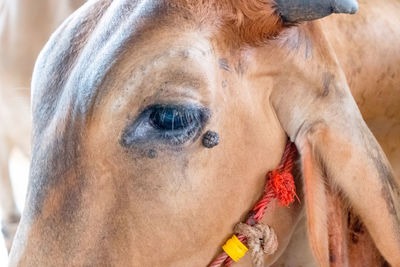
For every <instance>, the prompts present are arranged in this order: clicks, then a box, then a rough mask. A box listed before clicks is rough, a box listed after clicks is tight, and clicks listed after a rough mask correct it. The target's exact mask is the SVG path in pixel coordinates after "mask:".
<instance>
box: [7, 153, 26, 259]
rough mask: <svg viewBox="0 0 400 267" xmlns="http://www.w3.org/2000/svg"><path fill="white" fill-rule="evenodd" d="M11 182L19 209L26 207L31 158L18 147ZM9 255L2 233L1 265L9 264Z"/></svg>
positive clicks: (12, 163)
mask: <svg viewBox="0 0 400 267" xmlns="http://www.w3.org/2000/svg"><path fill="white" fill-rule="evenodd" d="M9 169H10V174H11V184H12V187H13V191H14V195H15V200H16V204H17V207H18V210H19V211H20V212H21V211H22V209H23V208H24V202H25V194H26V189H27V187H28V173H29V160H28V158H27V157H26V156H25V155H24V154H23V153H22V152H21V151H20V150H18V149H14V150H13V151H12V152H11V157H10V164H9ZM0 219H1V218H0ZM7 264H8V255H7V249H6V246H5V243H4V239H3V235H0V266H7Z"/></svg>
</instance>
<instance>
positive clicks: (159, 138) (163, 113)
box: [121, 105, 208, 147]
mask: <svg viewBox="0 0 400 267" xmlns="http://www.w3.org/2000/svg"><path fill="white" fill-rule="evenodd" d="M207 118H208V112H207V110H206V109H204V108H202V107H198V106H192V105H152V106H150V107H148V108H146V109H145V110H144V111H143V112H142V113H141V114H140V115H139V116H138V118H137V119H136V120H135V121H134V122H133V123H132V124H131V125H129V126H128V127H127V128H126V129H125V131H124V133H123V135H122V140H121V143H122V144H123V145H124V146H127V147H130V146H133V145H134V144H139V143H145V142H148V141H153V142H162V143H164V144H169V145H174V146H177V145H182V144H184V143H186V142H187V141H189V140H191V139H193V138H194V137H196V136H198V133H199V132H200V131H201V129H202V128H203V126H204V124H205V122H206V120H207Z"/></svg>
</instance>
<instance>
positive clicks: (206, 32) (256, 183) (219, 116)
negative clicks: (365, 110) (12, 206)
mask: <svg viewBox="0 0 400 267" xmlns="http://www.w3.org/2000/svg"><path fill="white" fill-rule="evenodd" d="M371 1H372V0H371ZM389 1H390V0H389ZM250 3H251V4H250ZM256 3H258V4H260V2H249V3H248V5H247V4H245V3H244V2H231V1H223V2H216V1H215V2H212V1H205V2H194V1H173V2H172V1H168V2H167V1H164V2H158V1H131V0H114V1H110V0H101V1H97V2H96V1H90V2H88V3H87V5H86V6H85V7H84V8H83V9H81V10H80V11H79V12H77V13H75V15H73V16H72V18H71V19H70V21H69V22H68V23H67V24H66V25H65V27H63V28H61V29H59V31H57V33H56V34H55V35H53V37H52V39H51V40H50V45H48V46H47V47H46V49H45V50H44V51H43V54H42V55H41V57H40V58H39V60H38V63H37V65H36V66H37V67H36V70H35V74H34V77H33V86H34V92H35V95H34V101H33V103H34V107H33V111H34V114H33V116H34V139H33V143H34V148H35V149H34V151H35V153H34V155H33V160H32V169H31V181H32V183H31V186H30V191H29V195H28V202H27V203H29V206H28V209H27V210H26V211H25V212H24V217H23V220H22V224H21V228H20V230H19V231H18V235H17V239H16V240H17V243H16V244H15V246H14V248H13V250H12V265H13V264H14V265H16V264H20V265H22V266H24V265H25V266H31V265H38V266H42V265H54V266H60V265H66V264H71V265H76V266H79V265H100V264H104V265H121V266H131V265H137V266H205V265H207V264H208V263H209V262H210V261H211V259H212V258H213V256H215V255H216V254H217V253H218V252H219V251H220V246H221V245H222V243H223V242H224V240H226V238H228V237H229V236H230V235H231V233H232V228H233V225H234V224H236V223H237V222H238V221H241V220H243V219H244V217H245V215H246V213H247V211H248V210H249V209H250V208H251V207H252V205H254V203H255V202H256V201H257V199H258V197H259V196H260V195H261V193H262V188H263V184H264V182H265V174H266V172H267V171H268V170H271V169H273V168H274V167H276V165H277V164H278V163H279V160H280V158H281V156H282V151H283V148H284V145H285V142H286V139H287V138H286V136H287V135H288V136H289V137H290V138H291V139H292V140H293V141H294V142H296V145H297V147H298V149H299V152H300V154H301V157H302V159H301V161H302V162H303V165H302V167H303V169H302V171H303V174H304V178H303V179H304V187H305V188H304V189H305V190H304V191H305V194H304V195H303V194H301V192H302V183H301V181H300V180H297V181H296V182H297V185H298V190H299V197H300V199H301V202H300V203H295V204H294V205H293V206H291V207H290V208H284V207H279V206H276V205H275V203H272V205H271V206H270V207H269V209H268V213H267V214H266V216H265V218H264V219H263V223H265V224H268V225H270V226H271V227H273V228H274V230H275V231H276V233H277V237H278V242H279V248H278V251H277V252H276V253H275V254H274V255H271V256H268V257H265V262H266V264H273V263H278V262H281V263H282V262H283V264H290V263H293V264H294V265H295V266H298V265H300V263H303V262H307V259H304V258H305V256H303V255H301V256H300V257H294V256H293V255H295V253H292V252H293V251H294V252H296V253H298V252H299V251H302V249H303V248H304V247H306V248H307V246H305V245H307V236H308V237H309V239H310V241H311V248H312V249H313V253H314V256H315V259H316V260H317V261H318V264H319V265H320V266H326V265H329V242H328V241H329V234H330V229H329V224H328V223H327V220H328V217H329V215H328V213H327V210H326V208H327V207H329V201H330V200H329V198H327V197H326V186H327V185H329V186H330V187H331V188H333V189H334V190H338V191H339V192H340V193H341V194H342V195H343V198H345V200H346V201H347V202H348V203H349V205H351V206H352V207H353V209H354V211H355V212H356V213H357V215H359V216H360V218H361V219H362V220H363V222H364V223H365V225H366V227H367V228H368V230H369V232H370V233H371V237H372V239H373V240H374V242H375V244H376V246H377V247H378V249H379V250H380V252H381V253H382V255H383V256H384V257H385V258H386V259H387V260H388V262H390V263H391V264H392V265H395V266H397V265H399V262H400V259H399V256H398V255H400V254H398V253H397V252H398V251H399V250H400V249H399V246H400V243H399V239H398V232H399V225H398V222H397V220H396V209H397V210H398V208H397V207H396V203H398V202H399V196H398V195H396V193H397V189H398V188H399V185H398V182H397V181H395V178H394V176H393V175H392V170H391V168H390V165H389V164H388V162H387V160H386V158H385V156H384V154H383V152H382V151H381V149H380V147H379V145H378V144H377V142H376V140H375V139H374V138H373V136H372V134H371V132H370V130H369V129H368V128H367V126H366V125H365V123H364V121H363V119H362V117H361V114H360V112H359V110H358V108H357V106H356V104H355V102H354V99H353V98H352V95H351V92H350V88H349V86H348V83H347V79H346V76H345V74H344V73H343V69H342V67H341V64H340V62H339V61H338V58H337V53H338V52H340V51H336V50H335V49H333V48H332V46H331V42H332V39H334V38H333V37H332V38H327V37H326V32H327V31H329V28H330V27H333V26H335V25H337V24H332V25H329V24H328V25H327V26H325V27H322V26H321V23H319V22H310V23H304V24H300V25H297V26H294V27H291V28H284V29H282V31H281V32H279V33H278V34H276V35H275V33H274V32H275V31H276V29H277V28H276V27H275V26H276V25H277V24H276V23H275V22H274V21H275V19H274V18H273V17H268V19H267V20H266V24H265V25H267V26H268V25H273V26H270V27H271V28H269V29H266V30H265V31H264V29H260V28H257V27H253V26H252V25H253V24H252V23H253V22H254V21H253V20H254V18H256V17H257V16H258V15H257V14H258V12H253V11H254V10H253V9H252V8H253V7H256V6H258V4H256ZM269 3H270V4H267V5H268V6H269V5H270V6H271V8H272V7H273V6H272V2H269ZM253 4H254V5H253ZM232 5H235V8H230V7H232ZM380 5H381V6H384V5H387V4H386V3H383V2H381V4H380ZM262 7H264V6H263V5H262ZM373 7H374V8H378V4H377V3H375V5H374V6H373ZM222 8H225V9H224V10H222ZM268 10H269V11H268ZM398 10H400V8H399V9H398ZM262 12H265V10H264V9H263V10H260V13H259V14H262ZM273 12H274V11H273V10H272V9H267V13H268V14H273ZM398 12H400V11H398ZM270 19H271V20H270ZM392 20H394V18H392ZM357 21H360V19H357ZM376 21H378V20H376ZM229 22H232V25H229ZM233 22H234V23H233ZM270 23H271V24H270ZM274 25H275V26H274ZM328 26H330V27H328ZM388 27H389V25H388ZM390 27H391V28H392V29H393V30H394V31H396V29H397V30H398V27H397V26H396V24H394V25H390ZM325 28H326V29H325ZM245 29H252V32H253V34H254V38H253V35H252V36H250V37H248V36H247V35H246V33H245V32H243V31H244V30H245ZM360 32H363V31H362V29H360ZM234 33H236V35H235V36H233V34H234ZM272 36H274V38H270V37H272ZM334 37H335V38H343V36H342V35H340V34H337V35H334ZM228 38H229V40H228ZM371 38H372V37H371V36H370V38H369V39H368V38H367V39H365V40H366V41H365V42H359V43H358V45H359V46H361V45H365V43H370V42H371V43H372V40H373V41H374V42H375V39H374V38H372V39H371ZM231 39H233V41H232V40H231ZM345 41H346V39H342V42H345ZM261 43H262V44H263V45H261V46H260V45H257V44H261ZM344 55H346V54H345V53H344ZM221 58H224V59H226V62H224V64H225V63H226V65H227V66H230V68H229V69H231V70H235V71H227V70H226V69H227V68H225V67H224V68H222V69H221V67H220V62H219V59H221ZM360 60H361V59H360ZM385 64H387V63H386V62H384V63H382V65H385ZM381 69H384V68H381ZM348 75H350V74H348ZM386 90H390V88H386ZM166 101H167V102H168V103H169V102H171V103H177V104H180V105H187V103H188V102H189V103H194V104H195V105H198V106H200V107H202V108H204V109H206V110H208V111H209V114H210V116H209V118H208V120H207V123H206V124H205V125H204V127H203V128H201V131H202V133H204V132H205V131H207V130H212V131H215V132H217V133H218V134H219V136H220V141H221V142H220V144H219V145H218V146H216V147H214V148H213V149H205V148H204V147H203V146H202V145H201V140H200V139H199V138H193V139H191V140H190V142H189V141H188V142H186V143H185V144H182V145H180V146H175V145H167V144H165V143H162V142H160V140H158V139H157V138H154V139H149V138H151V136H149V135H148V133H147V132H145V134H144V135H143V136H142V137H143V138H144V139H143V140H144V141H143V142H142V143H140V142H138V143H135V145H133V146H130V147H127V146H124V145H123V144H122V145H121V137H122V136H123V134H124V133H126V129H127V127H130V126H131V125H133V124H134V123H137V122H138V120H139V121H141V118H142V116H143V110H146V108H148V107H149V106H151V105H154V104H160V103H165V102H166ZM145 118H146V117H145ZM196 136H197V137H198V136H200V135H196ZM148 151H156V154H157V156H156V157H154V158H149V157H148V153H147V152H148ZM371 154H373V157H371ZM360 196H364V197H365V198H366V199H368V200H369V201H368V202H365V201H362V200H361V199H360ZM372 203H373V204H372ZM393 204H394V205H395V206H394V207H393ZM303 207H304V209H305V210H306V213H307V225H309V226H310V227H309V229H308V233H307V235H306V234H304V235H303V236H302V235H300V236H302V238H301V240H300V241H301V242H300V241H299V242H298V243H297V245H298V246H296V245H293V246H292V244H291V241H290V239H291V236H292V234H293V233H296V236H298V235H297V234H298V233H299V232H298V231H297V230H296V227H299V228H301V226H302V223H303V220H302V214H303V211H302V208H303ZM144 241H145V242H144ZM292 242H293V243H296V242H294V241H292ZM171 244H173V246H172V245H171ZM155 248H162V249H158V250H157V251H156V253H155V252H154V249H155ZM292 249H293V250H292ZM300 254H303V253H300ZM281 255H282V257H281ZM286 255H289V256H287V257H286ZM304 255H308V253H304ZM278 258H280V259H279V260H278ZM310 261H311V262H312V261H313V259H310ZM310 261H309V262H310ZM249 263H250V258H249V256H246V257H244V258H243V259H242V260H241V261H240V263H239V264H238V265H237V266H246V265H247V266H248V264H249ZM306 266H309V265H306Z"/></svg>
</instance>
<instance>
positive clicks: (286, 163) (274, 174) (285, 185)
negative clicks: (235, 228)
mask: <svg viewBox="0 0 400 267" xmlns="http://www.w3.org/2000/svg"><path fill="white" fill-rule="evenodd" d="M296 156H297V150H296V146H295V145H294V143H292V142H290V141H288V142H287V144H286V147H285V151H284V152H283V156H282V160H281V163H280V164H279V166H278V167H277V168H276V169H274V170H273V171H271V172H269V173H268V174H267V177H266V182H265V187H264V194H263V196H262V198H261V199H260V200H259V201H258V202H257V203H256V204H255V205H254V208H253V210H252V211H251V212H250V214H249V216H248V219H247V221H246V223H247V224H248V225H251V226H253V225H255V224H257V223H259V222H260V221H261V220H262V218H263V217H264V214H265V210H266V209H267V206H268V204H269V203H270V202H271V200H272V199H274V198H277V199H278V201H279V205H281V206H286V207H287V206H289V205H290V204H291V203H293V201H294V197H297V195H296V187H295V184H294V180H293V175H292V173H291V171H292V168H293V164H294V161H295V159H296ZM238 239H239V240H240V241H241V242H242V243H243V244H247V238H246V237H245V236H244V235H238ZM232 262H233V260H232V259H231V258H230V257H229V256H228V254H226V253H225V252H222V253H221V254H220V255H219V256H218V257H217V258H215V259H214V261H213V262H212V263H211V264H210V265H208V267H219V266H222V265H223V264H224V265H225V266H227V267H230V266H231V264H232Z"/></svg>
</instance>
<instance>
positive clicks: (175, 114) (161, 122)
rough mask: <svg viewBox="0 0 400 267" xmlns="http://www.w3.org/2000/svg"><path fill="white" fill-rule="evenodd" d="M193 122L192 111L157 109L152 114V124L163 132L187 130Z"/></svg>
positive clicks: (169, 108)
mask: <svg viewBox="0 0 400 267" xmlns="http://www.w3.org/2000/svg"><path fill="white" fill-rule="evenodd" d="M192 121H193V114H192V112H191V111H190V110H185V109H179V108H174V107H163V108H156V109H155V110H154V111H153V112H152V113H151V114H150V122H151V124H152V125H153V126H154V127H156V128H158V129H161V130H165V131H172V130H181V129H184V128H187V127H188V126H189V125H190V124H191V123H192Z"/></svg>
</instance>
